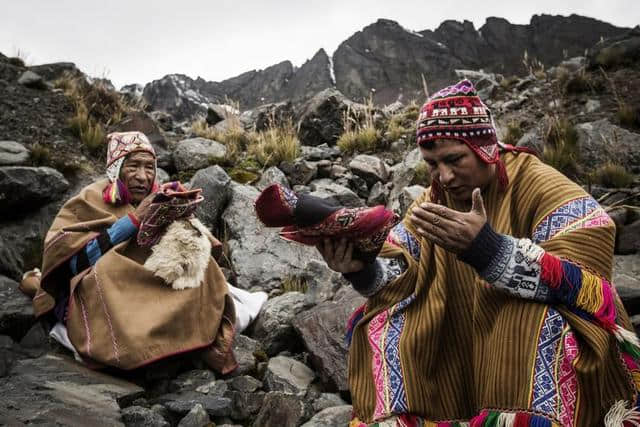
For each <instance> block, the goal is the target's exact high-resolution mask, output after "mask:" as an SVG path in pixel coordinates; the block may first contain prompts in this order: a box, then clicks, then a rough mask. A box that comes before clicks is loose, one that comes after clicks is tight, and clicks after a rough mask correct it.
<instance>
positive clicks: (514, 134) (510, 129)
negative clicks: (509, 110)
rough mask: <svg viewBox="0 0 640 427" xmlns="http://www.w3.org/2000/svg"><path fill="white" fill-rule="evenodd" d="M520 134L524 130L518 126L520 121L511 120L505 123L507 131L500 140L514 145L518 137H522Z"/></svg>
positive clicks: (522, 133)
mask: <svg viewBox="0 0 640 427" xmlns="http://www.w3.org/2000/svg"><path fill="white" fill-rule="evenodd" d="M522 135H524V132H523V131H522V128H521V127H520V123H518V122H516V121H515V120H512V121H510V122H509V123H507V132H506V134H505V136H504V137H503V138H502V142H504V143H507V144H511V145H516V144H517V143H518V141H519V140H520V138H522Z"/></svg>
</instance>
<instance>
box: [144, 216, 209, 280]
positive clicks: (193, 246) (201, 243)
mask: <svg viewBox="0 0 640 427" xmlns="http://www.w3.org/2000/svg"><path fill="white" fill-rule="evenodd" d="M151 250H152V252H153V253H152V254H151V256H150V257H149V258H148V259H147V261H146V262H145V263H144V267H145V268H146V269H147V270H149V271H151V272H152V273H153V274H154V275H155V276H158V277H160V278H161V279H164V281H165V282H166V283H167V284H169V285H171V287H172V288H173V289H176V290H180V289H187V288H197V287H198V286H200V283H201V282H202V280H203V279H204V273H205V271H206V270H207V266H208V265H209V258H210V256H211V240H210V238H209V231H208V230H207V229H206V227H205V226H204V225H202V223H201V222H200V221H199V220H198V219H196V218H192V219H182V220H178V221H175V222H173V223H172V224H171V225H169V226H168V227H167V231H166V232H165V233H164V235H163V236H162V238H161V239H160V241H159V242H158V243H157V244H155V245H154V246H153V247H152V248H151Z"/></svg>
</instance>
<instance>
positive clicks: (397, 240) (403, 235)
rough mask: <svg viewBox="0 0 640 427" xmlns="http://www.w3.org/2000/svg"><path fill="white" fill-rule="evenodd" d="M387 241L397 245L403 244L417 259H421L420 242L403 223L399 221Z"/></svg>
mask: <svg viewBox="0 0 640 427" xmlns="http://www.w3.org/2000/svg"><path fill="white" fill-rule="evenodd" d="M387 241H388V242H389V243H391V244H392V245H395V246H402V247H404V248H405V249H406V250H407V251H409V254H411V256H412V257H413V258H414V259H415V260H416V261H419V260H420V242H418V240H417V239H416V238H415V237H414V236H413V234H411V233H409V231H407V229H406V227H405V226H404V224H403V223H399V224H398V225H396V226H395V227H393V229H391V232H390V233H389V237H388V238H387Z"/></svg>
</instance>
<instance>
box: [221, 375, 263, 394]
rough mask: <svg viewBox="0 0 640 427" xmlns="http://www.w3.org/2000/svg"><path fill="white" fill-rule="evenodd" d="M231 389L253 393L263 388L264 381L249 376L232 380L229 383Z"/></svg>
mask: <svg viewBox="0 0 640 427" xmlns="http://www.w3.org/2000/svg"><path fill="white" fill-rule="evenodd" d="M227 384H228V385H229V388H230V389H232V390H234V391H239V392H242V393H253V392H256V391H258V390H259V389H261V388H262V381H260V380H257V379H255V378H253V377H251V376H249V375H242V376H240V377H235V378H231V379H230V380H228V381H227Z"/></svg>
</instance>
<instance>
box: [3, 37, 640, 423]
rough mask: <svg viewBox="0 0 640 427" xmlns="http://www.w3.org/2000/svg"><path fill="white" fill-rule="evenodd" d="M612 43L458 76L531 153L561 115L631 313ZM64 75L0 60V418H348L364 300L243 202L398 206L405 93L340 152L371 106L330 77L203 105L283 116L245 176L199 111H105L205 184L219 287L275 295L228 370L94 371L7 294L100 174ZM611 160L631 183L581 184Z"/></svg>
mask: <svg viewBox="0 0 640 427" xmlns="http://www.w3.org/2000/svg"><path fill="white" fill-rule="evenodd" d="M638 37H639V36H638V35H634V34H631V35H629V36H628V37H627V38H626V39H624V38H623V39H622V40H621V41H618V42H616V43H618V44H617V45H616V46H618V47H619V46H620V45H621V43H622V47H623V48H625V49H627V51H625V52H626V53H625V55H623V57H624V58H636V59H637V58H640V50H638V48H637V47H635V50H633V49H634V46H638V42H637V40H638ZM625 40H626V42H625ZM625 43H626V44H625ZM607 47H611V45H606V44H605V45H602V46H600V47H598V48H597V49H594V51H593V52H592V53H591V54H590V56H589V57H586V58H572V59H569V60H565V61H564V62H563V63H562V64H559V65H557V66H556V67H554V68H553V69H543V68H540V67H537V68H534V67H532V70H531V75H529V76H525V77H518V78H509V77H505V76H501V75H498V74H492V73H484V72H473V71H464V70H461V71H458V75H460V76H468V77H469V78H471V79H472V80H474V82H476V84H477V85H478V87H479V88H480V89H481V90H482V95H483V97H485V99H487V102H488V104H489V106H490V107H491V108H492V109H493V111H494V112H496V115H497V118H498V125H499V127H500V130H501V133H502V137H503V139H505V140H509V141H510V142H512V143H514V144H519V145H527V146H531V147H535V148H538V149H540V150H541V151H544V149H545V147H547V148H548V147H549V144H550V141H551V140H550V138H549V134H550V126H551V124H552V123H554V120H556V119H557V120H561V119H562V120H564V119H566V120H568V121H569V122H570V123H571V124H572V128H571V129H575V132H573V131H572V132H573V133H572V135H573V134H575V138H576V141H577V142H576V144H577V147H578V148H577V150H578V151H577V152H576V153H574V154H576V157H575V158H573V157H572V160H573V161H574V162H575V163H576V164H577V165H578V168H577V169H576V170H574V171H573V172H575V173H576V179H577V180H578V181H579V182H580V183H582V184H583V185H584V186H585V188H586V189H587V190H588V191H590V192H591V193H592V194H593V195H594V197H596V198H597V199H598V200H600V201H601V203H602V204H603V205H605V206H607V207H608V209H609V212H610V215H611V216H612V218H613V219H614V221H615V222H616V225H617V239H616V255H615V275H614V280H613V282H614V284H615V285H616V287H617V289H618V292H619V293H620V295H621V297H622V299H623V302H624V304H625V306H626V307H627V309H628V311H629V312H630V314H631V315H634V316H639V315H640V252H639V251H640V208H639V206H640V181H638V174H639V173H640V118H637V116H635V117H636V118H634V116H633V115H632V116H631V119H629V117H628V115H627V116H623V115H621V114H620V106H621V105H622V104H624V105H627V106H629V108H630V109H631V111H632V113H633V114H636V115H638V114H639V112H640V105H639V104H638V101H637V100H638V99H640V97H639V96H638V95H640V94H638V91H639V90H640V89H638V88H639V87H640V85H638V82H640V66H639V65H638V64H639V63H638V62H634V61H635V60H634V61H631V62H630V63H626V62H624V61H623V62H620V63H610V62H606V63H602V58H603V57H602V55H600V56H599V55H598V52H600V53H601V52H602V51H603V49H606V48H607ZM598 49H599V50H598ZM600 67H602V68H603V69H604V72H603V71H601V70H600ZM65 72H66V73H69V72H71V73H72V74H74V75H81V74H78V73H80V72H79V71H78V70H76V69H75V67H73V65H72V64H49V65H44V66H37V67H26V66H25V65H24V64H22V63H21V61H19V60H17V59H15V58H7V57H5V56H3V55H0V91H1V93H2V96H1V97H0V117H1V119H0V224H1V225H0V382H1V383H2V390H3V393H2V395H3V399H1V400H0V424H3V425H4V424H7V425H24V424H32V423H37V424H43V425H54V424H55V425H122V424H124V425H148V426H152V425H153V426H156V425H158V426H170V425H171V426H173V425H179V426H203V425H210V423H215V425H241V426H247V425H254V426H299V425H304V426H307V427H308V426H328V425H345V424H346V422H347V420H348V419H349V418H350V415H351V407H350V406H349V393H348V386H347V379H346V351H347V349H346V347H345V345H344V342H343V331H344V325H345V323H346V320H347V318H348V317H349V315H350V314H351V312H352V311H353V310H354V309H355V308H356V307H358V306H359V305H361V304H362V303H363V301H364V299H363V298H362V297H360V296H359V295H358V294H357V293H355V291H353V289H351V288H350V287H349V286H348V285H347V284H346V283H345V282H344V280H343V279H342V278H341V276H340V275H339V274H336V273H334V272H331V271H330V270H329V269H328V268H327V267H326V266H325V265H324V264H323V263H322V262H321V261H320V259H319V256H318V254H317V253H316V252H315V250H313V249H310V248H307V247H304V246H301V245H294V244H290V243H287V242H284V241H282V240H280V239H279V238H278V236H277V230H271V229H265V228H264V227H263V226H262V225H261V224H260V223H259V222H258V221H257V219H256V218H255V216H254V215H252V212H253V201H254V200H255V198H256V197H257V195H258V194H259V192H260V190H261V189H263V188H265V187H266V186H267V185H269V184H270V183H274V182H278V183H281V184H282V185H285V186H289V187H291V188H293V189H295V190H296V191H301V192H310V193H312V194H314V195H317V196H319V197H322V198H326V199H332V200H336V201H338V202H339V203H341V204H343V205H346V206H365V205H375V204H385V205H387V206H388V207H390V208H392V209H395V210H397V211H398V212H400V213H402V212H404V211H405V210H406V208H407V207H408V205H409V204H410V203H411V201H412V200H414V199H415V197H417V195H419V194H420V193H421V192H422V191H424V188H425V186H426V185H427V183H426V181H425V180H426V178H425V173H424V167H423V166H422V163H423V162H422V161H421V158H420V156H419V153H418V152H417V150H416V149H415V148H414V142H413V141H412V133H413V129H411V125H409V126H408V127H407V128H403V129H402V130H401V132H400V133H394V132H391V127H390V125H389V123H391V122H393V121H395V122H396V123H402V122H403V121H405V122H406V121H407V120H408V122H409V123H411V122H412V119H411V117H413V120H415V117H414V116H412V114H415V111H416V109H415V105H410V104H407V105H403V104H401V103H394V104H391V105H388V106H386V107H375V108H373V109H372V110H371V111H369V114H370V115H371V117H372V121H373V122H374V123H375V126H376V127H379V131H380V134H381V135H382V136H381V139H380V141H381V142H380V144H379V149H378V150H372V151H371V152H367V153H358V152H356V153H353V154H351V153H349V154H347V152H346V151H342V150H340V149H339V148H337V147H336V141H337V140H338V137H339V136H340V134H341V133H342V132H343V129H344V126H345V123H344V119H345V117H347V116H348V114H347V116H345V112H347V113H348V112H350V111H351V112H353V111H365V110H367V109H368V107H367V106H363V105H360V104H355V103H353V102H352V101H350V100H348V99H347V98H346V97H345V96H343V95H342V94H341V93H340V92H339V91H337V90H336V89H335V88H329V89H324V90H323V91H321V92H319V93H317V94H316V95H314V96H313V97H312V98H311V99H310V100H309V101H308V102H306V103H305V104H303V105H301V106H293V105H292V104H291V103H287V102H283V103H279V104H270V105H264V106H260V107H257V108H255V109H253V110H248V111H243V112H234V111H233V109H232V108H227V107H224V106H221V105H209V106H208V115H207V117H206V122H207V126H210V127H212V128H216V129H218V130H219V131H220V132H223V131H225V129H228V128H229V127H230V126H232V125H231V123H236V125H237V124H239V126H240V127H241V128H242V130H241V131H240V132H241V133H243V132H251V131H253V130H260V129H263V128H265V127H268V124H266V123H267V122H268V119H269V118H274V117H279V118H281V119H282V118H289V119H291V120H293V121H294V122H295V124H296V131H297V137H298V139H299V141H300V143H301V147H300V151H299V155H298V156H297V157H296V158H295V159H289V160H286V161H282V162H279V163H278V164H277V165H274V166H267V165H265V164H258V166H257V167H253V168H251V167H249V166H247V165H248V164H249V163H252V162H253V163H255V159H251V158H249V156H248V154H246V153H244V154H242V156H240V157H239V159H240V160H241V162H242V163H243V165H242V168H243V170H244V169H246V171H247V172H251V173H250V174H245V175H239V174H237V172H238V168H239V165H238V164H237V162H236V164H230V163H229V162H228V161H221V159H224V158H227V157H228V153H227V151H228V150H230V149H231V148H230V145H229V143H228V142H225V141H213V140H211V139H208V138H203V137H201V136H198V135H200V133H198V132H195V131H194V127H193V126H191V121H192V120H193V119H194V117H191V116H189V117H188V119H185V117H184V114H186V113H185V112H184V111H182V112H181V113H180V115H179V116H172V115H171V114H169V113H168V112H167V111H173V110H176V111H177V110H179V108H178V107H179V105H178V104H179V103H180V102H182V101H180V98H179V97H177V98H175V99H174V101H172V102H175V103H176V105H173V106H167V108H165V110H164V111H158V110H151V109H149V108H148V109H146V110H135V109H130V110H128V111H127V113H126V114H125V116H124V117H122V119H121V120H120V121H118V122H117V123H115V122H109V123H103V124H104V128H105V131H108V130H116V129H117V130H133V129H139V130H143V131H144V132H145V133H147V134H148V135H149V136H150V138H151V140H152V142H153V143H154V146H155V147H156V149H157V151H158V153H159V165H160V166H161V167H162V170H161V172H160V175H159V176H160V177H162V179H164V180H167V179H170V178H169V177H170V176H172V177H174V178H175V177H180V178H182V179H184V180H185V181H186V180H188V181H189V182H190V185H191V186H192V187H199V188H203V190H204V192H203V195H204V196H205V197H206V201H205V202H204V203H203V204H202V205H201V206H200V208H199V210H198V212H197V214H198V216H199V217H200V218H201V219H202V220H203V222H204V223H205V224H206V225H207V226H208V227H210V228H211V229H212V230H213V231H214V232H215V233H216V234H217V235H218V236H219V238H220V239H221V240H223V242H224V245H225V251H224V257H223V259H222V260H221V265H222V266H223V267H224V270H225V273H226V275H227V277H228V279H229V281H230V282H232V283H233V284H235V285H236V286H239V287H241V288H243V289H249V290H265V291H267V292H268V293H269V295H270V297H269V300H268V301H267V303H266V305H265V306H264V308H263V310H262V311H261V313H260V315H259V316H258V318H257V320H256V321H255V322H254V324H253V325H252V326H251V327H250V328H249V329H248V330H247V331H245V332H244V333H243V334H241V335H239V336H237V337H236V341H235V344H234V352H235V354H236V357H237V359H238V361H239V363H240V367H239V369H238V370H237V371H236V372H234V373H233V374H230V375H228V376H224V377H220V376H216V375H214V374H213V373H212V372H211V371H209V370H206V369H203V367H202V366H201V365H200V364H198V363H197V362H196V361H195V360H191V359H180V360H175V361H170V362H163V363H158V364H156V365H154V366H151V367H149V368H146V369H144V370H141V371H138V372H133V373H123V372H102V373H100V372H95V371H91V370H88V369H86V368H84V367H82V366H80V365H79V364H77V363H76V362H74V361H73V360H72V357H71V356H70V355H69V354H68V353H66V352H65V351H64V350H61V349H60V348H59V347H58V346H56V345H54V344H53V343H52V341H51V340H50V339H49V338H48V337H47V335H46V334H45V329H44V328H43V325H41V324H40V323H38V322H36V321H35V319H33V311H32V308H31V304H30V301H29V300H28V299H27V298H26V297H25V296H23V295H22V294H21V293H20V292H19V291H18V290H17V282H18V281H19V280H20V277H21V275H22V273H23V272H24V271H26V270H28V269H30V268H32V267H35V266H38V265H39V262H40V254H41V250H42V239H43V236H44V233H45V232H46V230H47V228H48V227H49V225H50V224H51V221H52V219H53V216H54V215H55V213H56V212H57V210H58V209H59V207H60V205H61V203H62V202H63V201H64V200H66V199H67V198H68V197H70V196H71V195H73V194H75V193H76V192H77V191H78V190H79V189H80V188H81V187H82V186H83V185H85V184H86V183H88V182H90V181H91V180H93V179H95V178H96V177H98V176H99V175H100V174H101V173H102V162H103V158H101V157H100V156H101V154H100V153H97V152H96V151H94V150H92V149H90V147H88V146H87V145H86V144H85V143H84V142H83V139H82V138H81V137H79V136H77V135H76V134H75V133H73V132H71V131H70V129H69V125H68V123H69V120H70V119H71V118H72V117H73V116H74V115H75V114H76V112H77V111H76V108H77V106H76V105H75V104H74V103H73V102H71V101H70V99H69V97H68V96H67V94H66V93H65V92H63V91H62V90H61V89H56V87H55V85H54V84H53V82H54V81H55V80H56V79H58V78H60V77H62V76H63V75H65ZM570 82H573V83H570ZM584 82H587V83H584ZM583 83H584V84H583ZM571 85H573V86H571ZM569 88H571V89H569ZM127 96H129V97H132V96H133V97H135V96H136V95H135V94H133V95H132V94H128V95H127ZM229 111H231V113H229ZM189 114H191V113H189ZM202 119H205V118H204V117H202ZM234 126H235V125H234ZM43 152H44V153H45V154H43ZM572 156H573V154H572ZM240 160H238V162H240ZM607 162H615V163H616V164H617V165H620V166H622V167H623V168H624V169H626V170H627V172H629V173H631V174H635V178H633V175H632V179H631V181H630V182H629V183H627V184H626V185H625V187H624V188H610V187H606V186H603V185H601V184H598V183H596V182H594V181H593V179H591V178H590V177H593V176H595V175H592V174H591V172H592V171H594V170H596V169H597V168H598V167H599V166H600V165H602V164H605V163H607ZM69 165H72V167H69ZM73 165H75V166H73ZM240 177H242V179H241V178H240ZM634 320H636V322H635V324H636V325H638V324H640V319H638V318H637V317H636V318H634Z"/></svg>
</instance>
